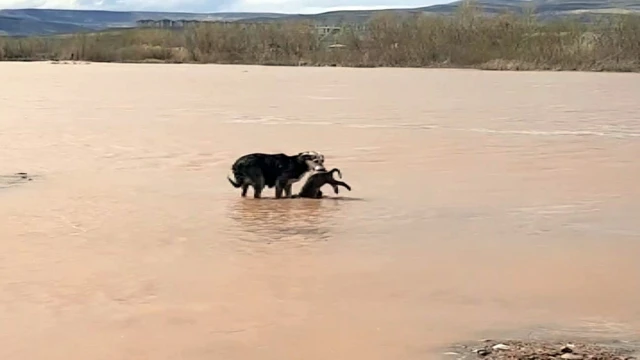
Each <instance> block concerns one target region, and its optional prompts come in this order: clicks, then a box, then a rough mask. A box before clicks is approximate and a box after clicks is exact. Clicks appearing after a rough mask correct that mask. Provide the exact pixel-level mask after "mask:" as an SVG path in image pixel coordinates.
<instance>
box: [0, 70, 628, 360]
mask: <svg viewBox="0 0 640 360" xmlns="http://www.w3.org/2000/svg"><path fill="white" fill-rule="evenodd" d="M0 79H2V87H0V109H2V110H1V115H0V144H1V148H0V172H1V173H2V174H0V175H11V174H13V173H16V172H27V173H29V174H32V175H33V176H34V180H33V181H30V182H27V183H24V184H22V185H19V186H10V187H0V219H1V220H0V235H1V236H0V345H1V346H0V357H1V358H3V359H21V360H40V359H42V360H45V359H46V360H88V359H91V360H116V359H127V360H128V359H152V360H165V359H167V360H168V359H171V360H173V359H184V360H205V359H206V360H211V359H225V360H248V359H256V360H258V359H259V360H272V359H273V360H282V359H304V360H326V359H332V360H357V359H363V360H377V359H380V360H389V359H394V360H399V359H403V360H404V359H410V360H413V359H429V358H435V357H436V356H437V351H438V350H437V349H438V348H439V347H441V346H445V345H447V344H449V343H451V342H457V341H465V340H468V339H473V338H478V337H479V336H482V334H485V333H487V332H490V331H496V330H499V329H500V330H501V331H504V332H506V333H508V332H510V331H513V332H517V331H522V330H523V329H528V328H545V329H552V330H562V329H572V330H571V331H578V332H584V333H587V332H592V333H597V334H609V335H612V336H619V337H627V336H628V337H632V336H634V335H635V334H637V333H638V331H639V330H640V282H639V280H638V279H640V262H639V261H638V259H639V254H640V222H639V221H638V220H639V215H638V214H640V182H639V181H640V161H639V160H638V156H639V155H640V106H638V96H639V94H640V77H638V76H637V75H631V74H601V73H593V74H587V73H553V72H547V73H535V72H522V73H516V72H480V71H465V70H408V69H341V68H276V67H249V66H208V65H200V66H198V65H116V64H110V65H108V64H85V65H63V64H59V65H55V64H49V63H31V64H25V63H1V64H0ZM305 150H317V151H320V152H322V153H324V154H325V156H326V159H327V160H326V163H327V166H328V167H338V168H340V169H341V170H342V174H343V179H344V180H345V181H346V182H348V183H349V184H350V185H351V186H352V188H353V191H351V192H347V191H342V192H341V193H340V195H339V197H338V198H337V199H325V200H321V201H313V200H280V201H275V200H270V199H263V200H254V199H250V198H248V199H242V198H240V191H239V190H238V189H234V188H232V187H231V186H230V185H229V183H228V182H227V180H226V179H225V177H226V176H227V174H228V173H229V168H230V166H231V164H232V163H233V161H234V160H235V159H236V158H237V157H238V156H240V155H243V154H245V153H249V152H286V153H290V154H293V153H297V152H300V151H305ZM300 186H301V183H298V184H297V185H296V186H295V187H294V190H295V189H299V188H300ZM326 190H327V192H329V190H330V189H329V188H327V189H326ZM265 193H266V196H267V197H273V189H268V190H266V191H265ZM331 195H332V196H333V194H331ZM567 331H569V330H567Z"/></svg>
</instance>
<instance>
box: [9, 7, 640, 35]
mask: <svg viewBox="0 0 640 360" xmlns="http://www.w3.org/2000/svg"><path fill="white" fill-rule="evenodd" d="M477 3H478V5H479V6H480V7H481V8H482V10H483V11H484V12H486V13H488V14H496V13H501V12H504V11H511V12H515V13H521V12H523V11H524V9H526V8H527V7H531V6H533V7H534V10H535V13H536V15H537V16H538V17H539V18H541V19H549V18H557V17H563V16H569V15H580V16H587V15H598V14H600V15H601V14H613V13H635V12H638V13H640V0H609V1H607V0H529V1H525V0H479V1H477ZM459 5H460V2H459V1H456V2H453V3H449V4H442V5H434V6H427V7H420V8H415V9H395V10H391V11H394V12H397V13H400V14H411V13H429V14H452V13H453V12H455V11H456V9H457V8H458V6H459ZM382 11H389V10H357V11H332V12H326V13H321V14H313V15H290V14H278V13H209V14H198V13H176V12H138V11H92V10H47V9H16V10H0V34H4V35H11V36H16V35H18V36H25V35H26V36H28V35H47V34H64V33H75V32H81V31H95V30H105V29H110V28H126V27H134V26H136V22H137V21H139V20H156V21H157V20H163V19H166V20H196V21H240V22H270V21H282V20H309V21H313V22H316V23H319V24H324V25H339V24H343V23H364V22H366V21H368V20H369V19H370V18H371V16H373V15H375V14H377V13H380V12H382Z"/></svg>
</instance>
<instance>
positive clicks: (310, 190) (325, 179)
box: [293, 169, 351, 199]
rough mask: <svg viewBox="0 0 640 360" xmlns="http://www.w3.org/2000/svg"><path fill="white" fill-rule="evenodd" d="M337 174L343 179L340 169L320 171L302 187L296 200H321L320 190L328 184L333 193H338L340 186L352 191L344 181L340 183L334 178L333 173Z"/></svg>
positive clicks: (295, 196)
mask: <svg viewBox="0 0 640 360" xmlns="http://www.w3.org/2000/svg"><path fill="white" fill-rule="evenodd" d="M334 172H337V173H338V175H339V176H340V178H341V179H342V173H340V170H338V169H331V171H318V172H316V173H315V174H313V175H311V176H309V178H308V179H307V182H305V184H304V185H303V186H302V189H301V190H300V193H299V194H298V195H294V196H293V197H294V198H310V199H321V198H322V191H320V188H321V187H323V186H324V185H326V184H329V185H331V187H333V191H334V192H335V193H336V194H337V193H338V186H343V187H345V188H346V189H347V190H349V191H351V186H349V185H348V184H347V183H345V182H343V181H339V180H336V179H334V178H333V173H334Z"/></svg>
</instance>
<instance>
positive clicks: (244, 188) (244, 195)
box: [241, 183, 249, 197]
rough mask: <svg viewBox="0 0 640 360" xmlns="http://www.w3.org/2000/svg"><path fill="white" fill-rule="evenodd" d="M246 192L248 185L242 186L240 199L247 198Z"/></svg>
mask: <svg viewBox="0 0 640 360" xmlns="http://www.w3.org/2000/svg"><path fill="white" fill-rule="evenodd" d="M247 190H249V184H246V183H244V184H242V194H241V196H242V197H247Z"/></svg>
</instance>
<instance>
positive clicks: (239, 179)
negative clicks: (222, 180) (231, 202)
mask: <svg viewBox="0 0 640 360" xmlns="http://www.w3.org/2000/svg"><path fill="white" fill-rule="evenodd" d="M233 177H234V178H235V180H236V181H233V180H231V178H230V177H229V176H228V175H227V180H229V182H230V183H231V185H232V186H233V187H234V188H236V189H237V188H239V187H240V186H242V182H243V181H242V180H243V179H242V176H240V175H239V174H237V175H236V174H233Z"/></svg>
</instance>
